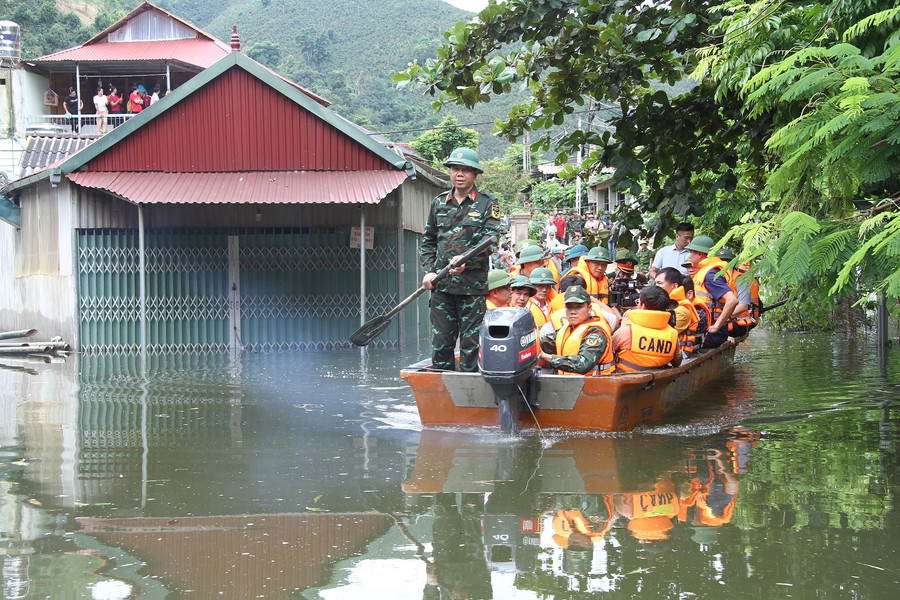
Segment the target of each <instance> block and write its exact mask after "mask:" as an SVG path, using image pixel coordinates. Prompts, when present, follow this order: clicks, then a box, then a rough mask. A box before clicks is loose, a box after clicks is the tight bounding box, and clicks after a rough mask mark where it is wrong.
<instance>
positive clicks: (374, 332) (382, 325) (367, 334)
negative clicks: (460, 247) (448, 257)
mask: <svg viewBox="0 0 900 600" xmlns="http://www.w3.org/2000/svg"><path fill="white" fill-rule="evenodd" d="M496 243H497V238H496V237H493V236H492V237H486V238H484V239H483V240H481V242H479V243H478V245H477V246H475V247H474V248H472V249H470V250H469V251H468V252H466V253H465V254H463V255H462V256H460V257H459V260H457V261H451V262H450V264H449V265H447V266H446V267H444V268H443V269H441V270H440V271H438V273H437V275H435V277H434V279H432V280H431V281H432V283H435V284H436V283H437V282H439V281H440V280H442V279H444V278H445V277H447V275H448V274H449V273H450V269H452V268H454V267H456V266H457V265H462V264H465V263H467V262H469V260H471V259H472V258H474V257H475V256H476V255H478V254H481V252H483V251H484V250H485V249H487V248H488V247H489V246H491V245H492V244H496ZM424 292H425V286H422V287H420V288H419V289H417V290H416V291H415V292H413V293H412V294H410V295H409V296H408V297H407V298H406V299H405V300H404V301H403V302H401V303H400V304H398V305H397V306H396V307H394V308H393V309H391V310H390V311H389V312H387V313H385V314H383V315H382V316H380V317H375V318H374V319H372V320H371V321H368V322H366V324H365V325H363V326H362V327H360V328H359V329H357V330H356V331H354V332H353V335H351V336H350V341H351V342H353V343H354V344H356V345H357V346H367V345H368V344H369V342H371V341H372V340H374V339H375V338H377V337H378V336H379V335H381V334H382V333H383V332H384V330H385V329H387V328H388V326H389V325H390V324H391V318H392V317H393V316H394V315H396V314H397V313H398V312H400V311H401V310H403V309H404V308H406V307H407V306H409V304H410V303H411V302H412V301H413V300H415V299H416V298H418V297H419V296H421V295H422V294H423V293H424Z"/></svg>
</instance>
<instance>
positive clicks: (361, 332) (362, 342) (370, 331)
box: [350, 316, 391, 346]
mask: <svg viewBox="0 0 900 600" xmlns="http://www.w3.org/2000/svg"><path fill="white" fill-rule="evenodd" d="M390 324H391V319H390V318H389V317H386V316H383V317H378V318H376V319H372V320H371V321H369V322H368V323H366V324H365V325H363V326H362V327H360V328H359V329H357V330H356V331H354V332H353V334H352V335H351V336H350V341H351V342H353V343H354V344H356V345H357V346H368V345H369V342H371V341H372V340H374V339H375V338H377V337H378V336H379V335H381V334H382V333H384V330H385V329H387V328H388V327H389V326H390Z"/></svg>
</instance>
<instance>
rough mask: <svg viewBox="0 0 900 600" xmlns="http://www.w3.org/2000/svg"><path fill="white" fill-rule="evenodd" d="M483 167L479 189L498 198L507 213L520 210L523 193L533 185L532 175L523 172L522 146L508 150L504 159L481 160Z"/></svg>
mask: <svg viewBox="0 0 900 600" xmlns="http://www.w3.org/2000/svg"><path fill="white" fill-rule="evenodd" d="M481 166H482V167H484V173H482V175H481V177H479V178H478V181H479V184H478V185H479V187H480V188H481V189H484V190H486V191H488V192H490V193H492V194H493V195H494V196H496V198H497V200H498V201H499V202H500V206H502V207H503V210H504V211H505V212H507V213H509V212H512V211H513V210H515V209H517V208H520V207H521V206H522V202H521V196H522V191H523V190H524V189H525V188H526V187H527V186H528V185H529V184H530V183H531V174H530V173H525V172H523V170H522V146H521V144H516V145H513V146H511V147H510V148H508V149H507V151H506V156H504V157H503V158H490V159H487V160H481Z"/></svg>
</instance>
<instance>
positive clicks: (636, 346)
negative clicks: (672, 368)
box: [616, 309, 678, 373]
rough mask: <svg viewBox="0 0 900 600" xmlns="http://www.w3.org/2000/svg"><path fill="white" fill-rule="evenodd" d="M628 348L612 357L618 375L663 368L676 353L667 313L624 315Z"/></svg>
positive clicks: (654, 312)
mask: <svg viewBox="0 0 900 600" xmlns="http://www.w3.org/2000/svg"><path fill="white" fill-rule="evenodd" d="M628 320H629V323H628V325H627V326H628V327H630V328H631V344H630V346H629V347H628V348H626V349H625V350H622V351H620V352H619V354H618V356H617V357H616V370H617V371H618V372H619V373H636V372H638V371H645V370H647V369H656V368H659V367H664V366H665V365H666V364H667V363H669V362H670V361H671V360H672V359H673V358H674V357H675V352H676V351H677V350H678V332H677V331H675V328H674V327H672V326H671V325H669V313H668V312H667V311H663V310H639V309H631V310H629V311H628Z"/></svg>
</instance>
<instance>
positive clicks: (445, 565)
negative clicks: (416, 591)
mask: <svg viewBox="0 0 900 600" xmlns="http://www.w3.org/2000/svg"><path fill="white" fill-rule="evenodd" d="M467 498H471V499H472V501H473V502H472V503H466V502H465V501H464V502H463V503H462V505H457V502H456V496H455V495H454V494H438V495H437V496H435V499H434V527H433V540H432V557H433V559H434V562H433V563H431V564H429V565H428V566H427V567H426V574H427V582H426V584H425V591H424V594H423V597H424V598H425V600H432V599H435V600H436V599H438V598H440V599H446V598H453V599H459V600H462V599H466V600H468V599H471V600H486V599H489V598H491V597H492V591H491V576H490V572H489V571H488V566H487V561H486V560H485V556H484V541H483V539H482V536H481V513H482V511H483V508H484V507H483V504H482V503H481V502H479V501H478V499H479V498H481V496H480V495H478V494H472V495H468V494H467V495H465V496H464V500H465V499H467Z"/></svg>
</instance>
